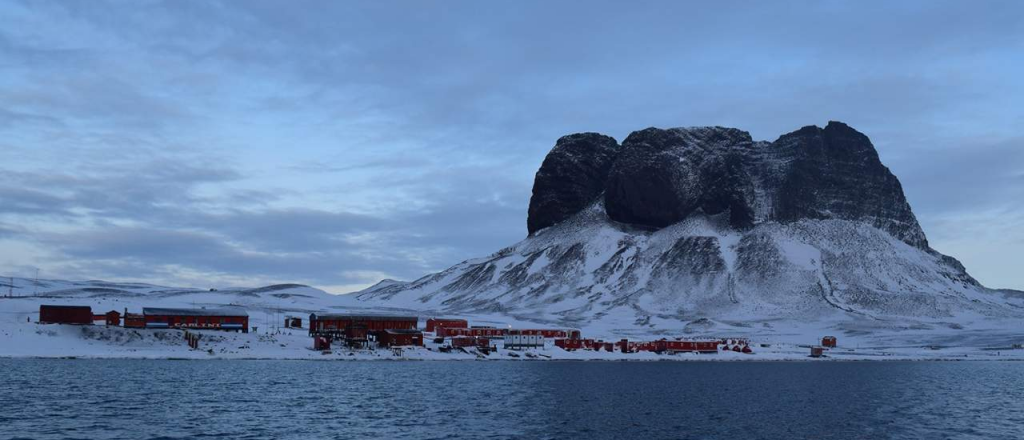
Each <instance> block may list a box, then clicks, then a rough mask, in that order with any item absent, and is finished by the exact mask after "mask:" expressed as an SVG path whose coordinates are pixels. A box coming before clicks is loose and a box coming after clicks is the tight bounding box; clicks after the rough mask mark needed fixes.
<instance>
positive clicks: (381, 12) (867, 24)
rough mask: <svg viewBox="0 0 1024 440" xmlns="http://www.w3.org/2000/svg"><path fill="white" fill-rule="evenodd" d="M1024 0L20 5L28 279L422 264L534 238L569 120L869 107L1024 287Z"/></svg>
mask: <svg viewBox="0 0 1024 440" xmlns="http://www.w3.org/2000/svg"><path fill="white" fill-rule="evenodd" d="M1021 54H1024V3H1022V2H1015V1H1007V2H998V1H992V2H983V3H976V2H966V1H964V2H937V1H927V2H914V1H906V2H881V1H879V2H829V1H822V2H761V1H751V2H707V3H705V4H699V3H696V2H694V3H691V2H657V1H655V2H642V3H633V2H586V3H582V2H551V1H538V2H532V1H526V2H519V1H517V2H504V3H498V2H475V1H453V2H443V3H433V4H430V3H422V2H373V1H367V2H334V1H304V2H278V1H266V2H265V1H245V2H241V1H227V2H216V1H207V0H203V1H198V0H196V1H187V0H181V1H133V2H106V1H90V2H43V1H26V2H22V1H17V0H15V1H5V2H3V3H2V4H0V275H10V276H22V277H34V276H36V275H35V274H36V270H37V269H38V271H39V276H40V277H41V278H59V279H103V280H126V281H127V280H131V281H145V282H151V283H155V284H164V285H172V286H193V287H207V286H259V285H265V284H271V283H280V282H296V283H304V284H309V285H313V286H316V287H320V288H323V289H325V290H327V291H329V292H333V293H343V292H350V291H353V290H357V289H360V288H364V287H366V286H368V285H371V284H373V283H375V282H377V281H379V280H381V279H384V278H393V279H400V280H411V279H415V278H418V277H420V276H423V275H425V274H428V273H431V272H434V271H438V270H443V269H445V268H446V267H448V266H450V265H453V264H455V263H458V262H460V261H463V260H465V259H469V258H474V257H479V256H484V255H488V254H490V253H493V252H495V251H497V250H499V249H501V248H503V247H506V246H509V245H511V244H514V243H515V242H517V241H519V240H521V239H523V238H525V236H526V212H527V205H528V203H529V197H530V191H531V188H532V184H533V176H534V174H535V173H536V171H537V168H538V167H539V166H540V163H541V161H542V160H543V158H544V156H545V154H546V153H547V152H548V151H549V150H550V149H551V147H552V146H553V145H554V142H555V140H557V139H558V138H559V137H560V136H563V135H565V134H569V133H575V132H584V131H596V132H600V133H604V134H607V135H610V136H613V137H615V138H616V139H618V140H620V141H621V140H622V139H624V138H625V137H626V136H627V135H628V134H629V133H630V132H631V131H633V130H639V129H642V128H646V127H651V126H655V127H662V128H668V127H679V126H699V125H723V126H732V127H737V128H741V129H744V130H747V131H749V132H750V133H751V134H752V135H753V137H754V138H755V139H761V140H774V139H775V138H777V137H778V136H780V135H782V134H784V133H788V132H790V131H793V130H796V129H798V128H800V127H802V126H806V125H818V126H824V125H825V124H826V123H827V122H828V121H829V120H839V121H843V122H846V123H848V124H850V125H851V126H853V127H854V128H856V129H858V130H860V131H861V132H863V133H865V134H867V135H868V136H869V137H870V138H871V139H872V141H873V142H874V144H875V146H876V147H877V148H878V150H879V154H880V156H881V158H882V161H883V162H884V163H885V164H886V165H887V166H889V168H890V169H891V170H892V171H893V173H895V174H896V175H897V176H898V177H899V178H900V180H901V181H902V183H903V187H904V190H905V192H906V194H907V197H908V199H909V202H910V204H911V206H912V207H913V209H914V211H915V213H916V214H917V216H918V219H919V220H920V222H921V224H922V226H923V228H924V230H925V233H926V234H927V235H928V238H929V240H930V242H931V245H932V247H934V248H935V249H937V250H938V251H940V252H943V253H946V254H949V255H953V256H955V257H957V258H958V259H960V260H961V261H962V262H963V263H964V264H965V266H966V267H967V269H968V271H969V272H970V273H971V274H972V275H974V276H975V277H976V278H978V279H979V280H980V281H981V282H982V283H984V284H986V285H987V286H990V287H998V288H1017V289H1024V270H1021V268H1022V266H1021V262H1022V261H1024V258H1022V257H1024V255H1022V251H1024V228H1022V226H1024V105H1021V103H1022V102H1024V80H1022V79H1021V78H1024V57H1022V56H1021Z"/></svg>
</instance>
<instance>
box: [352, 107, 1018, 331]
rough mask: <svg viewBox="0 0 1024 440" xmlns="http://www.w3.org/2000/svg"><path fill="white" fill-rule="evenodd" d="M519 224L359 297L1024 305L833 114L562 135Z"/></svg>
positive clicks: (624, 321)
mask: <svg viewBox="0 0 1024 440" xmlns="http://www.w3.org/2000/svg"><path fill="white" fill-rule="evenodd" d="M528 224H529V228H530V231H531V234H530V236H528V237H527V238H526V239H524V240H523V241H521V242H519V243H517V244H515V245H513V246H510V247H508V248H506V249H503V250H501V251H499V252H497V253H495V254H493V255H491V256H488V257H484V258H478V259H473V260H468V261H465V262H463V263H460V264H458V265H456V266H453V267H451V268H449V269H447V270H445V271H443V272H440V273H437V274H433V275H429V276H426V277H424V278H421V279H419V280H416V281H413V282H407V283H396V282H387V283H381V284H379V285H376V286H373V287H371V288H369V289H366V290H364V291H362V292H359V293H358V294H356V298H358V300H359V301H361V302H362V303H363V304H366V305H378V306H388V307H403V308H409V309H428V310H438V311H444V312H447V313H485V314H502V315H509V316H517V317H529V318H531V319H536V320H543V321H548V322H553V323H561V324H565V325H576V326H584V327H586V326H599V327H608V326H610V327H611V328H614V329H617V330H619V331H620V332H626V333H633V332H643V333H658V332H661V331H668V330H672V331H675V330H679V329H684V330H686V331H688V332H691V331H692V332H699V333H722V332H727V333H730V334H735V333H744V334H752V333H766V332H767V333H771V332H773V331H774V330H770V329H771V328H778V327H792V326H799V325H803V324H806V323H817V324H816V325H817V326H818V327H821V328H827V329H834V330H838V331H847V332H851V333H856V332H860V331H873V330H867V329H869V328H870V329H878V330H884V329H907V328H918V329H927V328H940V329H963V328H965V326H970V325H979V326H985V325H986V324H981V323H984V322H994V321H1001V320H1012V321H1014V322H1017V321H1019V320H1020V318H1021V317H1024V300H1022V295H1020V292H1014V291H995V290H990V289H986V288H985V287H983V286H981V285H980V284H979V283H978V282H977V281H975V280H974V279H973V278H972V277H971V276H970V275H968V274H967V273H966V271H965V270H964V268H963V266H962V265H960V263H959V262H957V261H956V260H955V259H953V258H951V257H948V256H945V255H942V254H940V253H938V252H936V251H934V250H932V249H931V248H930V247H928V243H927V239H926V237H925V235H924V232H923V231H922V230H921V228H920V226H919V225H918V223H917V220H916V218H915V217H914V215H913V213H912V212H911V210H910V205H909V204H908V203H907V201H906V199H905V197H904V195H903V190H902V187H901V185H900V183H899V181H898V179H896V177H895V176H893V175H892V174H891V173H890V172H889V170H888V169H887V168H885V167H884V166H883V165H882V164H881V162H880V161H879V159H878V155H877V152H875V150H874V147H873V146H872V145H871V143H870V141H869V140H868V139H867V137H866V136H864V135H863V134H861V133H859V132H857V131H855V130H853V129H852V128H850V127H848V126H846V125H844V124H841V123H836V122H832V123H829V125H828V126H827V127H825V128H818V127H805V128H802V129H800V130H798V131H796V132H793V133H790V134H787V135H783V136H781V137H780V138H779V139H778V140H777V141H775V142H754V141H752V140H751V139H750V137H749V134H747V133H745V132H742V131H740V130H736V129H729V128H721V127H699V128H691V129H671V130H659V129H653V128H652V129H646V130H641V131H639V132H635V133H633V134H631V135H630V136H629V137H628V138H627V139H626V141H624V142H623V144H622V145H621V146H619V145H618V144H616V143H615V142H614V139H611V138H609V137H607V136H602V135H598V134H593V133H585V134H578V135H570V136H566V137H564V138H562V139H560V140H559V142H558V144H557V145H556V146H555V148H554V149H553V150H552V152H551V153H550V154H549V155H548V157H547V158H546V159H545V161H544V163H543V164H542V166H541V169H540V170H539V171H538V173H537V180H536V182H535V185H534V194H533V198H532V199H531V205H530V218H529V221H528Z"/></svg>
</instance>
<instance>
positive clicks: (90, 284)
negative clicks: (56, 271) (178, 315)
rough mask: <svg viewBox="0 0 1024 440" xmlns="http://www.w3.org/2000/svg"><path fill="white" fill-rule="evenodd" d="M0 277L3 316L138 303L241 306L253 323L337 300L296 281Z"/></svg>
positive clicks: (136, 306) (137, 307)
mask: <svg viewBox="0 0 1024 440" xmlns="http://www.w3.org/2000/svg"><path fill="white" fill-rule="evenodd" d="M11 281H12V279H11V278H5V277H4V278H0V296H7V295H8V294H11V295H13V298H10V299H6V298H5V301H4V304H5V305H7V307H6V308H7V309H8V310H4V312H6V313H8V314H12V313H14V314H26V315H33V316H34V314H35V313H37V312H38V311H39V304H75V305H87V306H91V307H92V309H93V311H94V312H95V313H103V312H106V311H108V310H117V311H122V312H123V311H124V309H125V308H127V309H128V311H129V312H132V313H140V312H141V309H142V308H143V307H196V308H198V307H207V308H219V307H225V306H228V307H231V306H235V307H241V308H244V309H246V310H248V311H249V312H250V315H251V318H252V319H253V322H255V323H259V322H260V320H262V319H264V318H263V315H264V314H267V315H274V314H279V313H289V314H294V315H297V316H301V315H302V314H308V313H311V312H320V311H323V310H325V309H329V308H331V307H333V306H335V305H336V304H337V297H336V296H335V295H331V294H328V293H326V292H324V291H322V290H320V289H315V288H312V287H309V286H304V285H301V284H277V285H272V286H265V287H259V288H238V287H235V288H224V289H193V288H180V287H165V286H156V285H152V284H145V283H116V282H107V281H96V280H92V281H64V280H31V279H25V278H14V279H13V287H12V283H11Z"/></svg>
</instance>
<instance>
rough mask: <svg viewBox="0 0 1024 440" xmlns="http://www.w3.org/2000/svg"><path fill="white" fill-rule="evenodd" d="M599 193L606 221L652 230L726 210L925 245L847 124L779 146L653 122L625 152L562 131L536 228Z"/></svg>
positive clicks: (738, 219) (892, 184)
mask: <svg viewBox="0 0 1024 440" xmlns="http://www.w3.org/2000/svg"><path fill="white" fill-rule="evenodd" d="M602 193H603V194H604V197H603V200H604V207H605V209H606V211H607V214H608V217H609V218H611V219H612V220H615V221H617V222H620V223H627V224H630V225H635V226H642V227H647V228H652V229H659V228H663V227H666V226H669V225H671V224H674V223H678V222H680V221H682V220H685V219H686V218H688V217H689V216H691V215H693V214H695V213H700V214H702V215H711V216H717V215H727V218H728V223H729V225H730V226H731V227H733V228H735V229H739V230H745V229H749V228H750V227H752V226H754V225H755V224H758V223H762V222H768V221H776V222H783V223H790V222H796V221H800V220H805V219H806V220H822V219H840V220H856V221H863V222H866V223H868V224H871V225H872V226H874V227H876V228H879V229H881V230H883V231H886V232H888V233H890V234H892V235H893V236H894V237H897V238H899V239H900V240H902V241H904V242H906V243H908V244H911V245H913V246H915V247H918V248H921V249H927V247H928V241H927V239H926V238H925V235H924V232H923V231H922V230H921V227H920V225H919V224H918V222H917V219H916V218H915V217H914V214H913V212H911V210H910V205H909V204H908V203H907V200H906V197H905V196H904V194H903V188H902V186H901V185H900V182H899V180H898V179H897V178H896V176H894V175H893V174H892V173H891V172H889V169H888V168H886V167H885V165H882V162H881V160H879V157H878V153H877V152H876V151H875V147H874V146H873V145H872V144H871V141H870V140H869V139H868V138H867V136H865V135H863V134H861V133H860V132H858V131H856V130H854V129H853V128H850V127H849V126H847V125H846V124H843V123H841V122H829V123H828V125H827V126H825V128H819V127H815V126H808V127H804V128H801V129H799V130H797V131H794V132H792V133H789V134H786V135H783V136H781V137H780V138H779V139H778V140H776V141H775V142H754V141H753V139H751V137H750V134H749V133H747V132H745V131H742V130H737V129H735V128H726V127H696V128H673V129H667V130H663V129H657V128H647V129H644V130H640V131H636V132H633V133H632V134H630V135H629V136H628V137H627V138H626V140H625V141H623V143H622V147H621V148H619V147H618V145H617V144H616V143H615V140H614V139H612V138H609V137H607V136H601V135H598V134H595V133H585V134H577V135H571V136H566V137H563V138H562V139H559V141H558V144H557V145H556V146H555V148H554V149H553V150H552V151H551V153H549V154H548V156H547V158H545V160H544V164H543V165H542V166H541V169H540V171H538V172H537V178H536V180H535V181H534V187H533V198H532V199H531V200H530V216H529V219H528V227H529V230H530V233H533V232H535V231H537V230H539V229H542V228H545V227H548V226H552V225H554V224H557V223H559V222H561V221H563V220H565V219H567V218H569V217H571V216H572V215H574V214H576V213H578V212H579V211H581V210H583V209H584V208H586V207H587V206H589V205H590V204H591V203H592V202H593V201H594V200H595V199H596V198H598V197H599V196H600V195H601V194H602Z"/></svg>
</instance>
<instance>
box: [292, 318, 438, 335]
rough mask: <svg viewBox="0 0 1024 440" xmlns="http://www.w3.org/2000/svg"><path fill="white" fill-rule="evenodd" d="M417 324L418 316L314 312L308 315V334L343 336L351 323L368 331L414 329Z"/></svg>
mask: <svg viewBox="0 0 1024 440" xmlns="http://www.w3.org/2000/svg"><path fill="white" fill-rule="evenodd" d="M418 324H419V318H417V317H415V316H390V315H354V314H323V315H317V314H315V313H314V314H311V315H309V334H310V336H313V335H329V336H344V335H345V329H346V328H348V327H349V326H353V325H361V326H364V327H365V328H366V330H367V331H368V332H369V333H375V332H379V331H381V330H416V328H417V325H418Z"/></svg>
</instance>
